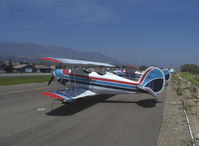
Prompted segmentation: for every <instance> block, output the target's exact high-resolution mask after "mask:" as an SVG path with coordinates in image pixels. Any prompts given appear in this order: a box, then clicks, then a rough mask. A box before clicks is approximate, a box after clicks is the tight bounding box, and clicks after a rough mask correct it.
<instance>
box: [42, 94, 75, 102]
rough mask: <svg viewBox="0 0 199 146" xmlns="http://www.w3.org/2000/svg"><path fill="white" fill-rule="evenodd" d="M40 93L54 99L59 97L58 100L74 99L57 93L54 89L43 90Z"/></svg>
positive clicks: (69, 100)
mask: <svg viewBox="0 0 199 146" xmlns="http://www.w3.org/2000/svg"><path fill="white" fill-rule="evenodd" d="M42 95H44V96H48V97H52V98H55V99H59V100H65V101H68V102H71V101H73V100H74V99H72V98H70V97H69V96H67V95H64V94H61V93H58V92H56V91H49V92H43V93H42Z"/></svg>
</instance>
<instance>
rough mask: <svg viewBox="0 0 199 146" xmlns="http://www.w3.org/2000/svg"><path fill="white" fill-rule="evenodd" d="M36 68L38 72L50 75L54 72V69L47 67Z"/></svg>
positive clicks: (40, 65) (38, 66) (39, 65)
mask: <svg viewBox="0 0 199 146" xmlns="http://www.w3.org/2000/svg"><path fill="white" fill-rule="evenodd" d="M34 67H35V68H36V69H37V72H42V73H50V72H51V71H52V68H51V67H49V66H47V65H42V64H37V65H35V66H34Z"/></svg>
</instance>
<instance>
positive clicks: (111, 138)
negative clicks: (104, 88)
mask: <svg viewBox="0 0 199 146" xmlns="http://www.w3.org/2000/svg"><path fill="white" fill-rule="evenodd" d="M48 88H49V89H50V90H52V89H53V85H51V86H50V87H46V85H45V84H43V83H42V84H27V85H16V86H9V87H0V145H4V146H7V145H9V146H12V145H13V146H16V145H20V146H21V145H24V146H25V145H28V146H37V145H42V146H43V145H47V146H49V145H53V146H54V145H64V146H66V145H67V146H74V145H75V146H94V145H95V146H110V145H114V146H146V145H147V146H154V145H156V144H157V140H158V135H159V130H160V125H161V120H162V113H163V107H164V97H165V94H166V90H165V91H164V92H163V93H161V94H160V95H159V97H158V98H159V102H158V103H157V104H154V103H153V100H152V99H153V98H152V97H151V96H149V95H145V94H134V95H116V96H108V95H100V96H95V97H90V98H87V99H82V100H80V101H78V102H75V103H70V104H65V105H64V104H62V103H60V102H59V101H56V102H55V103H54V105H52V101H53V100H52V99H51V98H48V97H44V96H42V95H40V93H41V92H42V91H47V90H49V89H48Z"/></svg>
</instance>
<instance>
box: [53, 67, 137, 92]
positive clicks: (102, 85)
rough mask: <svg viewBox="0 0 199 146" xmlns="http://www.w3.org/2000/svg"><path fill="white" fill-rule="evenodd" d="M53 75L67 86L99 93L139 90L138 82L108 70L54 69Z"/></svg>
mask: <svg viewBox="0 0 199 146" xmlns="http://www.w3.org/2000/svg"><path fill="white" fill-rule="evenodd" d="M53 74H54V76H55V77H56V79H57V81H58V82H59V83H61V84H62V85H65V86H67V87H69V88H83V89H88V90H91V91H94V92H95V93H99V94H130V93H135V92H137V91H138V90H139V88H137V85H138V82H136V81H133V80H130V79H126V78H123V77H120V76H118V75H115V74H113V73H110V72H106V74H104V75H100V74H98V73H97V72H91V73H86V72H84V71H83V70H73V71H71V70H66V69H56V70H55V71H54V73H53Z"/></svg>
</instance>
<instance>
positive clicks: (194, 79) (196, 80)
mask: <svg viewBox="0 0 199 146" xmlns="http://www.w3.org/2000/svg"><path fill="white" fill-rule="evenodd" d="M180 75H181V76H182V77H183V78H185V79H186V80H188V81H189V82H191V83H192V84H194V85H196V86H197V87H199V74H192V73H188V72H181V73H180Z"/></svg>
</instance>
